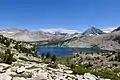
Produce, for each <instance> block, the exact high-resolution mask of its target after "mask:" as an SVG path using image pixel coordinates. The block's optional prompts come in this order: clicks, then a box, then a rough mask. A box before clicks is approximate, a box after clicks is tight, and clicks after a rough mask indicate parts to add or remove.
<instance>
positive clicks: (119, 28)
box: [112, 27, 120, 32]
mask: <svg viewBox="0 0 120 80" xmlns="http://www.w3.org/2000/svg"><path fill="white" fill-rule="evenodd" d="M116 31H120V27H118V28H117V29H114V30H113V31H112V32H116Z"/></svg>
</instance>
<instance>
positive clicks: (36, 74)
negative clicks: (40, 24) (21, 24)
mask: <svg viewBox="0 0 120 80" xmlns="http://www.w3.org/2000/svg"><path fill="white" fill-rule="evenodd" d="M61 66H62V67H61ZM59 67H61V68H60V69H53V68H50V67H47V64H43V63H41V64H38V63H34V62H32V63H31V62H30V63H29V62H16V63H14V64H12V65H7V64H3V63H2V64H1V63H0V72H1V73H0V80H110V79H102V78H98V77H96V76H95V75H92V74H90V73H85V74H84V75H72V74H71V73H72V71H70V70H64V69H67V67H65V66H64V67H63V65H60V64H59ZM5 68H6V70H5ZM3 70H4V71H3Z"/></svg>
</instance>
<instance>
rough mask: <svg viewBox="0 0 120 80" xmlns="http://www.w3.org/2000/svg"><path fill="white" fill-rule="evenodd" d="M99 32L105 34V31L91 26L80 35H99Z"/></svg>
mask: <svg viewBox="0 0 120 80" xmlns="http://www.w3.org/2000/svg"><path fill="white" fill-rule="evenodd" d="M100 34H105V33H104V32H103V31H102V30H100V29H98V28H96V27H91V28H89V29H88V30H86V31H85V32H83V33H82V35H85V36H95V35H100Z"/></svg>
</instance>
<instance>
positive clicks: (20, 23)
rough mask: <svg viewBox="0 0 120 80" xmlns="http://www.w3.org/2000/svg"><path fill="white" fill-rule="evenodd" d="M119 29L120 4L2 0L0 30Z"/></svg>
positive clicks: (88, 0)
mask: <svg viewBox="0 0 120 80" xmlns="http://www.w3.org/2000/svg"><path fill="white" fill-rule="evenodd" d="M92 25H95V26H96V27H98V28H101V29H106V28H109V29H110V28H114V27H118V26H119V25H120V0H0V28H1V29H4V28H21V29H33V30H38V29H50V28H52V29H53V28H54V29H57V28H58V29H59V28H61V29H74V30H79V31H83V30H85V29H87V28H89V27H90V26H92Z"/></svg>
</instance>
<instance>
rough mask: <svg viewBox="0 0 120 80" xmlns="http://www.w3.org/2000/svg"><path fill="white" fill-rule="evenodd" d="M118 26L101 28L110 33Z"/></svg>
mask: <svg viewBox="0 0 120 80" xmlns="http://www.w3.org/2000/svg"><path fill="white" fill-rule="evenodd" d="M116 28H117V27H106V28H105V29H101V30H103V31H104V32H106V33H109V32H111V31H113V30H114V29H116Z"/></svg>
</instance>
